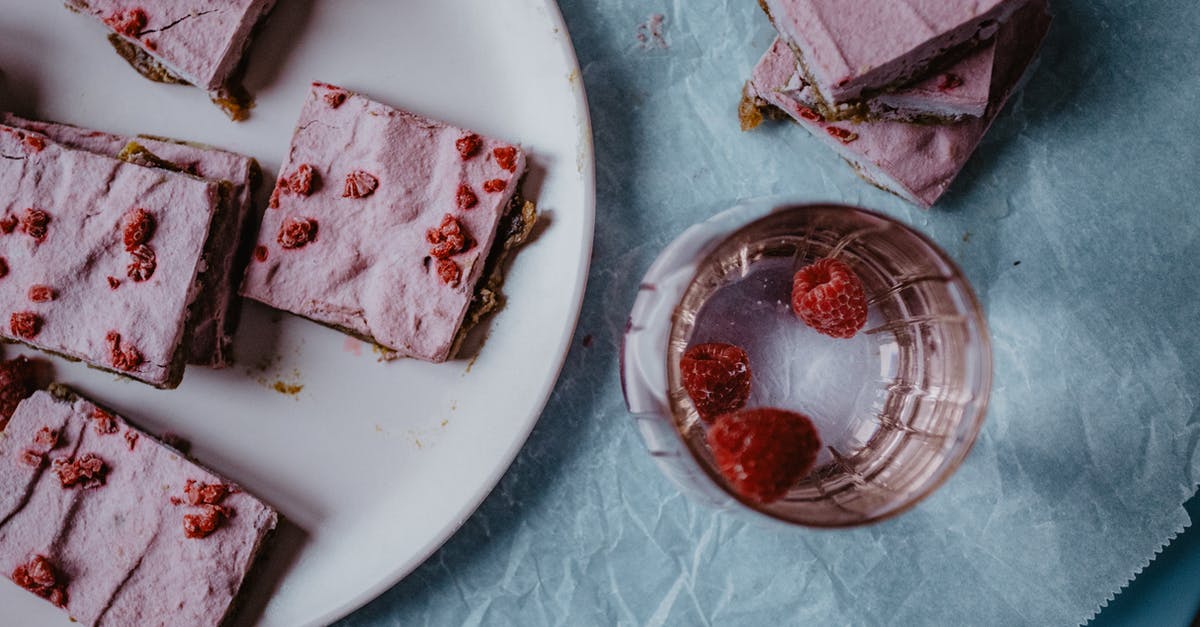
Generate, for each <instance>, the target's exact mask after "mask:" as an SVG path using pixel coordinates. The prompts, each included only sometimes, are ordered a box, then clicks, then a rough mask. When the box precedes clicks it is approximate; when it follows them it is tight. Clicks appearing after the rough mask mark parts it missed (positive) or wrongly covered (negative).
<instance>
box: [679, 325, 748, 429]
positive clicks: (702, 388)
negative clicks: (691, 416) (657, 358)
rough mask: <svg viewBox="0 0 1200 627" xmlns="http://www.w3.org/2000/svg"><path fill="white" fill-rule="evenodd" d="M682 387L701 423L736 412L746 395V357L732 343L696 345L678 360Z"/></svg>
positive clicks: (743, 404) (744, 402)
mask: <svg viewBox="0 0 1200 627" xmlns="http://www.w3.org/2000/svg"><path fill="white" fill-rule="evenodd" d="M679 372H680V375H681V377H682V379H683V389H684V390H687V393H688V396H689V397H691V399H692V404H693V405H695V406H696V413H698V414H700V418H701V419H703V420H704V421H705V422H712V421H713V419H715V418H716V417H717V416H720V415H721V414H725V413H729V412H731V411H737V410H739V409H741V408H742V407H744V406H745V405H746V400H747V399H749V398H750V358H749V357H748V356H747V355H746V351H744V350H742V349H741V348H739V347H737V346H734V345H732V344H720V343H710V344H697V345H695V346H693V347H691V348H689V349H687V352H685V353H684V354H683V358H682V359H680V360H679Z"/></svg>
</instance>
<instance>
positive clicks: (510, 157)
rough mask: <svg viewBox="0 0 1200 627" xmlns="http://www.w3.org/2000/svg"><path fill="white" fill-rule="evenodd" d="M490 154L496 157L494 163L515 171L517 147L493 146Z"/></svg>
mask: <svg viewBox="0 0 1200 627" xmlns="http://www.w3.org/2000/svg"><path fill="white" fill-rule="evenodd" d="M492 154H493V155H494V156H495V157H496V165H498V166H500V167H501V168H504V169H505V170H508V171H509V172H516V171H517V149H516V148H514V147H512V146H503V147H500V148H494V149H493V150H492Z"/></svg>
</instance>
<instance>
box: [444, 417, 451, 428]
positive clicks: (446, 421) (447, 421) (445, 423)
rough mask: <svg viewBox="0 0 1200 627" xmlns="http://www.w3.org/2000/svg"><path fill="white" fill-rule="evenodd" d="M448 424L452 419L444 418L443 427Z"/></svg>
mask: <svg viewBox="0 0 1200 627" xmlns="http://www.w3.org/2000/svg"><path fill="white" fill-rule="evenodd" d="M448 424H450V421H449V420H447V419H445V418H442V427H445V426H446V425H448Z"/></svg>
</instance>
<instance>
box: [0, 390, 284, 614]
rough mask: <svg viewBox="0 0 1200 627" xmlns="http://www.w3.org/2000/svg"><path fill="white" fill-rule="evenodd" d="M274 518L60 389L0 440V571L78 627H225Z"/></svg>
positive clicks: (24, 413)
mask: <svg viewBox="0 0 1200 627" xmlns="http://www.w3.org/2000/svg"><path fill="white" fill-rule="evenodd" d="M277 519H278V515H277V514H276V512H275V510H273V509H272V508H271V507H270V506H268V505H266V504H265V503H263V502H262V501H260V500H259V499H257V498H255V497H254V496H251V495H250V494H248V493H246V492H245V491H243V490H242V489H240V488H239V487H238V486H237V485H235V484H233V483H232V482H230V481H229V480H227V479H225V478H223V477H220V476H218V475H217V474H215V473H213V472H212V471H210V470H208V469H206V468H203V467H201V466H200V465H198V464H196V463H195V462H193V461H191V460H189V459H188V458H186V457H184V456H183V455H182V454H180V453H179V452H178V451H176V450H175V449H172V448H169V447H167V446H166V445H164V444H161V443H159V442H158V441H156V440H155V439H154V438H153V437H151V436H149V435H147V434H146V433H145V432H143V431H140V430H138V429H136V428H134V427H133V426H131V425H130V424H129V423H127V422H126V421H125V420H123V419H122V418H121V417H119V416H117V415H116V414H114V413H113V412H110V411H107V410H105V409H102V408H100V407H97V406H96V405H94V404H92V403H91V402H89V401H87V400H84V399H82V398H79V397H77V396H75V395H73V394H71V393H70V391H69V390H67V389H66V388H63V387H61V386H51V391H50V392H45V391H41V392H35V393H34V394H33V396H31V397H30V398H28V399H27V400H25V401H23V402H22V403H21V404H20V405H19V406H18V407H17V411H16V413H15V414H13V417H12V420H11V421H9V423H8V427H7V429H6V430H5V431H4V436H3V437H0V572H2V573H3V574H4V575H5V576H7V577H9V578H10V579H11V580H12V581H13V582H14V583H15V584H16V585H18V586H21V587H22V588H25V589H26V590H28V591H30V592H32V593H33V594H36V595H38V596H40V597H42V598H44V599H46V600H47V601H49V602H51V603H53V604H55V605H57V606H59V607H61V608H63V610H64V611H66V612H67V613H68V614H69V615H70V617H71V618H72V619H73V620H75V621H78V622H80V623H82V624H84V625H195V626H212V627H216V626H217V625H220V624H221V623H222V621H224V620H225V619H226V617H227V616H228V615H229V613H230V610H231V608H232V607H233V600H234V598H235V597H236V596H237V593H238V591H239V589H240V588H241V587H242V582H243V580H244V579H245V578H246V574H247V572H248V571H249V570H250V567H251V565H252V564H253V563H254V560H255V558H256V557H257V556H258V554H259V553H260V552H261V550H262V547H263V542H264V540H265V539H266V537H267V536H268V534H269V533H270V532H271V530H272V529H274V528H275V525H276V522H277Z"/></svg>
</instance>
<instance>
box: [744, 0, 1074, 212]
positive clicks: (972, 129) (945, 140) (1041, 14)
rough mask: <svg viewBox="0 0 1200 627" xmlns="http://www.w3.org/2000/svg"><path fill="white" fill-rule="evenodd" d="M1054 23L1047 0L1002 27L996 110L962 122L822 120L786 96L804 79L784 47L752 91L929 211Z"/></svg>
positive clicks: (761, 68) (1035, 0) (766, 63)
mask: <svg viewBox="0 0 1200 627" xmlns="http://www.w3.org/2000/svg"><path fill="white" fill-rule="evenodd" d="M1049 26H1050V16H1049V14H1048V13H1047V12H1046V4H1045V0H1030V2H1029V4H1028V5H1027V6H1026V7H1023V8H1022V9H1021V10H1019V11H1018V13H1017V14H1016V15H1014V17H1013V19H1012V21H1011V22H1009V23H1007V24H1005V25H1004V26H1003V27H1002V28H1001V29H1000V32H999V33H998V35H997V43H996V50H997V54H996V61H995V64H994V73H993V80H992V97H991V105H990V106H989V107H988V111H987V114H986V115H985V116H984V117H982V118H978V119H970V120H968V121H965V122H961V123H958V124H946V125H921V124H907V123H904V122H891V121H880V122H866V123H863V124H846V123H827V122H822V121H820V120H819V119H817V118H816V116H814V114H813V112H812V111H811V109H809V108H808V107H807V106H806V105H805V104H804V103H802V102H799V101H797V100H795V99H794V98H791V97H789V96H788V95H786V94H785V93H784V92H782V91H780V89H779V88H780V87H782V86H786V85H788V84H789V83H791V82H794V81H796V80H797V74H798V72H799V70H798V68H797V67H796V58H795V55H794V54H792V51H791V50H790V49H788V47H787V46H783V45H779V43H778V42H776V44H775V45H773V46H772V47H771V49H770V50H768V51H767V54H766V55H765V56H764V57H763V58H762V59H761V60H760V61H759V63H758V66H757V67H756V68H755V70H754V75H753V78H752V79H751V82H750V92H751V95H756V96H758V97H759V98H762V99H763V100H766V101H767V102H769V103H771V104H773V105H774V106H776V107H778V108H780V109H782V110H783V111H785V112H787V113H788V114H789V115H790V116H791V117H793V118H794V119H795V120H796V121H797V122H799V123H800V124H802V125H803V126H804V127H805V128H807V129H808V130H809V131H811V132H812V133H813V134H814V135H815V136H817V137H818V138H820V139H822V140H823V141H825V143H827V144H828V145H829V146H831V147H832V148H833V149H834V150H836V151H837V152H838V153H839V154H841V155H842V157H844V158H845V159H846V160H847V161H849V162H850V163H851V164H853V165H854V166H855V168H856V169H857V170H858V171H859V173H860V174H862V175H863V176H864V177H866V178H868V179H869V180H871V181H872V182H874V183H876V184H878V185H880V186H881V187H884V188H885V189H888V190H890V191H892V192H894V193H895V194H897V195H899V196H901V197H903V198H906V199H908V200H909V201H911V202H913V203H916V204H919V205H922V206H925V207H929V206H932V205H933V203H934V202H936V201H937V199H938V198H940V197H941V195H942V194H943V193H944V192H945V191H946V189H947V188H948V187H949V186H950V183H951V182H953V180H954V178H955V177H956V176H957V175H958V173H959V171H960V170H961V169H962V167H963V165H964V164H965V163H966V162H967V159H969V158H970V156H971V153H972V152H974V151H975V148H976V147H978V145H979V142H980V141H981V140H982V139H983V135H984V133H986V132H987V129H988V127H989V126H991V123H992V121H993V120H994V119H995V117H996V115H997V114H998V113H999V112H1000V110H1001V109H1003V107H1004V104H1005V103H1006V102H1007V101H1008V97H1009V95H1010V94H1011V93H1012V91H1013V89H1014V88H1015V87H1016V85H1017V83H1018V81H1019V80H1020V78H1021V76H1022V75H1023V74H1024V73H1025V70H1026V69H1027V68H1028V67H1029V64H1030V63H1032V61H1033V59H1034V57H1035V55H1036V54H1037V50H1038V48H1039V47H1040V45H1041V41H1042V39H1043V38H1044V37H1045V34H1046V31H1047V30H1048V29H1049Z"/></svg>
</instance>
